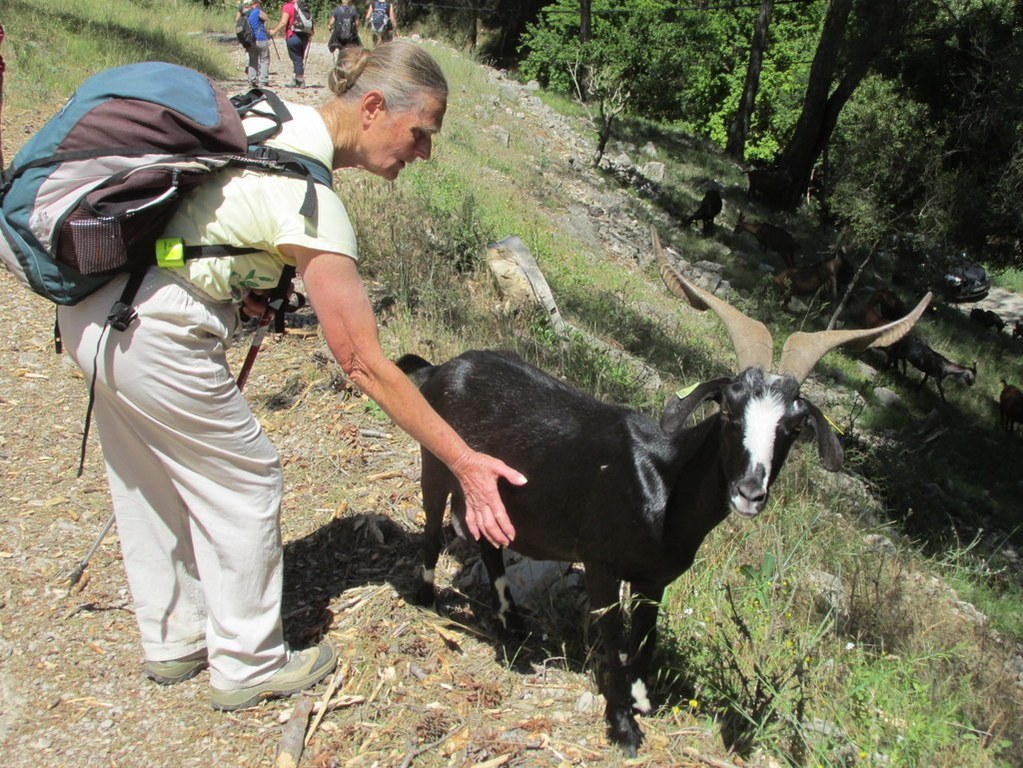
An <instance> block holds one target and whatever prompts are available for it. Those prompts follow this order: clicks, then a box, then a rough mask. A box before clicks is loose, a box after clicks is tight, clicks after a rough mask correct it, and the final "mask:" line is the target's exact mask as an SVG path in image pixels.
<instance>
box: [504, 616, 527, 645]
mask: <svg viewBox="0 0 1023 768" xmlns="http://www.w3.org/2000/svg"><path fill="white" fill-rule="evenodd" d="M497 626H498V634H499V635H500V636H501V637H503V638H506V639H510V640H514V639H519V638H523V637H525V636H526V635H528V634H529V632H528V631H527V630H526V624H525V622H524V621H522V617H521V616H519V614H518V613H515V612H510V613H504V614H498V616H497Z"/></svg>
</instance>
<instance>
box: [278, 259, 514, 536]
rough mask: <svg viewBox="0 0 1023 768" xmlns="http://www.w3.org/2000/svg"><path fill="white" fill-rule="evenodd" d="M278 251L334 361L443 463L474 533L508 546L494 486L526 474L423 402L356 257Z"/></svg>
mask: <svg viewBox="0 0 1023 768" xmlns="http://www.w3.org/2000/svg"><path fill="white" fill-rule="evenodd" d="M281 252H282V253H283V254H284V255H285V256H287V257H288V258H293V259H295V262H296V264H297V266H298V271H299V273H300V274H301V275H302V280H303V283H304V284H305V289H306V292H307V293H308V295H309V303H310V304H311V305H312V307H313V309H314V310H315V312H316V316H317V318H318V319H319V321H320V327H321V328H323V335H324V338H325V339H326V341H327V346H328V347H330V351H331V353H332V354H333V355H334V358H335V359H336V360H337V361H338V363H339V364H340V365H341V367H342V369H344V371H345V373H346V374H347V375H348V376H349V378H351V380H352V381H353V382H354V383H355V384H356V385H357V386H358V387H359V388H360V389H361V390H362V391H363V392H365V393H366V394H367V395H369V396H370V397H371V398H373V400H374V401H375V402H376V403H377V404H378V405H379V406H380V407H381V408H382V409H383V410H384V412H385V413H387V415H388V416H390V417H391V418H392V419H393V420H394V422H395V423H396V424H397V425H398V426H399V427H401V428H402V429H403V430H405V431H406V432H407V433H408V434H409V435H411V436H412V437H413V438H415V439H416V440H417V441H418V442H419V443H420V444H421V445H422V446H423V447H424V448H426V450H428V451H429V452H430V453H432V454H433V455H434V456H436V457H437V458H438V459H440V460H441V461H443V462H444V463H445V464H446V465H447V466H448V468H449V469H450V470H451V471H452V473H454V475H455V477H456V478H457V479H458V481H459V483H460V484H461V486H462V490H463V492H464V494H465V502H466V523H467V524H468V526H469V532H470V533H471V534H472V535H473V536H474V537H475V538H479V537H480V535H483V536H486V537H487V539H488V540H489V541H490V542H491V543H492V544H494V545H495V546H506V545H508V544H509V543H511V540H512V538H513V537H514V536H515V529H514V527H513V526H512V523H511V520H509V518H508V514H507V512H506V511H505V508H504V503H503V502H502V501H501V497H500V495H499V494H498V491H497V483H498V480H500V479H501V478H504V479H505V480H507V481H508V482H510V483H512V484H513V485H523V484H525V482H526V478H525V477H523V476H522V474H521V473H519V472H516V471H515V470H514V469H511V468H510V467H508V466H507V465H506V464H505V463H504V462H502V461H499V460H498V459H495V458H493V457H491V456H487V455H485V454H482V453H479V452H477V451H474V450H473V449H472V448H470V447H469V445H468V444H467V443H466V442H465V441H464V440H462V438H461V437H459V436H458V434H457V433H456V432H455V431H454V430H453V429H452V428H451V427H450V426H449V425H448V423H447V422H446V421H444V419H442V418H441V417H440V415H438V414H437V412H436V411H434V410H433V408H432V407H431V406H430V405H429V403H427V402H426V399H425V398H424V397H423V396H422V394H421V393H420V392H419V389H418V388H417V387H416V386H415V385H414V384H413V383H412V381H411V380H410V379H409V378H408V377H407V376H406V375H405V374H404V373H402V372H401V370H399V369H398V367H397V366H396V365H395V364H394V363H392V362H391V361H390V360H388V359H387V356H386V355H385V354H384V351H383V349H382V348H381V347H380V341H379V338H378V336H377V325H376V318H375V317H374V316H373V309H372V307H371V306H370V302H369V297H368V296H367V294H366V290H365V288H364V286H363V284H362V279H361V278H360V277H359V273H358V270H357V269H356V264H355V261H354V260H353V259H350V258H349V257H347V256H344V255H342V254H337V253H318V252H316V251H313V250H310V249H308V248H302V247H300V246H295V245H282V246H281Z"/></svg>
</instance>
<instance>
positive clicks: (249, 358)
mask: <svg viewBox="0 0 1023 768" xmlns="http://www.w3.org/2000/svg"><path fill="white" fill-rule="evenodd" d="M294 276H295V268H294V267H291V266H286V267H285V268H284V270H283V271H282V273H281V280H280V282H279V283H278V284H277V288H276V289H275V290H274V292H273V294H272V295H271V297H270V301H268V302H267V305H266V309H264V310H263V314H262V315H261V316H260V318H259V327H258V328H256V332H255V334H253V337H252V344H250V345H249V352H248V354H247V355H246V356H245V362H243V363H242V368H241V370H240V371H239V372H238V378H237V379H236V380H235V381H236V383H237V385H238V389H239V391H241V390H242V389H244V388H245V381H246V380H247V379H248V378H249V371H251V370H252V364H253V363H255V362H256V355H257V354H259V348H260V347H261V346H263V338H264V337H265V336H266V329H267V328H268V327H269V326H270V323H272V322H273V319H274V316H275V315H276V314H277V313H279V312H281V311H284V310H286V309H289V308H290V305H289V304H288V296H289V295H290V294H291V281H292V278H293V277H294ZM302 303H304V299H303V300H302V302H300V303H299V306H301V304H302ZM115 518H116V515H115V514H114V513H111V514H110V517H109V518H108V519H107V521H106V523H104V525H103V529H102V530H101V531H100V532H99V536H97V537H96V541H94V542H93V543H92V546H91V547H89V551H88V553H86V555H85V557H84V558H82V560H80V561H79V563H78V565H76V566H75V569H74V570H73V571H71V573H70V574H69V575H68V581H69V582H70V583H69V584H68V592H69V593H70V592H71V590H72V589H74V588H75V586H76V585H77V584H78V582H79V581H81V579H82V576H83V575H84V574H85V569H86V568H88V567H89V561H90V560H92V556H93V555H95V554H96V550H97V549H99V547H100V544H102V543H103V539H105V538H106V537H107V534H108V533H110V529H111V528H112V527H113V526H114V521H115Z"/></svg>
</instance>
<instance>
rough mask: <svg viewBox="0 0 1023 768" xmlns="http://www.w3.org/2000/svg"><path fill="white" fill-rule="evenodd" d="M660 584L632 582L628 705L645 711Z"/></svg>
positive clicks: (654, 645) (648, 704)
mask: <svg viewBox="0 0 1023 768" xmlns="http://www.w3.org/2000/svg"><path fill="white" fill-rule="evenodd" d="M663 596H664V588H663V587H655V586H649V585H648V586H644V585H640V584H635V583H634V584H633V585H632V639H631V641H630V647H631V648H632V649H633V653H634V655H633V657H632V658H631V659H630V660H629V664H628V671H629V672H630V673H631V674H628V675H627V677H628V678H630V679H631V680H632V688H631V694H632V706H633V707H635V708H636V709H637V710H638V711H640V712H642V713H643V714H646V713H648V712H649V711H650V709H651V706H650V699H649V697H648V694H647V678H648V675H649V672H650V662H651V660H652V659H653V655H654V651H655V650H656V648H657V612H658V609H659V608H660V603H661V598H662V597H663Z"/></svg>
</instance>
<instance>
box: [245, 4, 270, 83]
mask: <svg viewBox="0 0 1023 768" xmlns="http://www.w3.org/2000/svg"><path fill="white" fill-rule="evenodd" d="M239 14H240V18H239V19H238V21H239V23H240V24H241V25H243V26H242V27H241V30H240V31H239V32H238V36H239V40H240V41H241V42H242V45H243V46H244V48H245V52H246V53H248V54H249V64H248V66H247V67H246V68H245V76H246V78H247V79H248V81H249V87H250V88H256V87H259V88H266V87H267V86H268V85H269V84H270V35H269V33H268V32H267V30H266V23H267V22H268V21H270V17H269V16H267V15H266V11H264V10H263V9H262V7H261V4H260V0H245V2H244V3H243V4H242V9H241V11H239ZM245 27H248V29H247V30H246V29H245ZM243 37H244V40H242V38H243ZM246 43H248V45H246Z"/></svg>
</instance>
